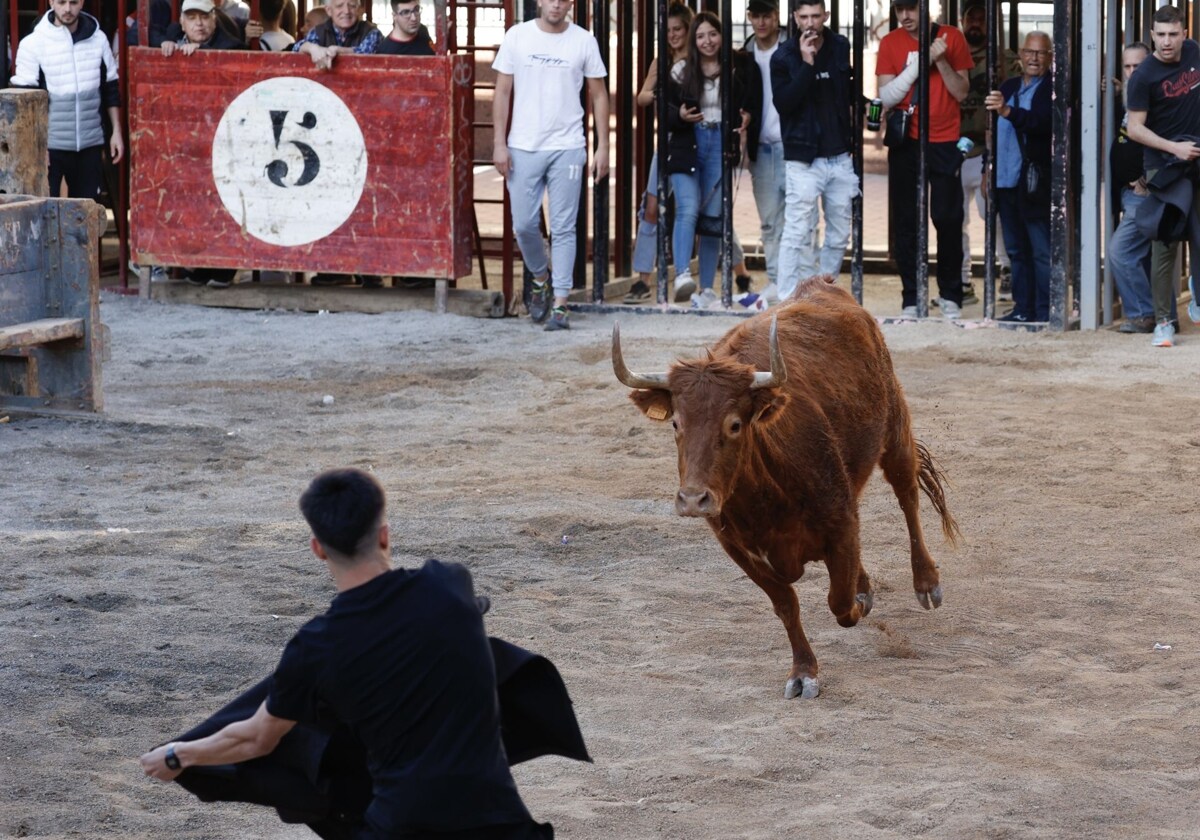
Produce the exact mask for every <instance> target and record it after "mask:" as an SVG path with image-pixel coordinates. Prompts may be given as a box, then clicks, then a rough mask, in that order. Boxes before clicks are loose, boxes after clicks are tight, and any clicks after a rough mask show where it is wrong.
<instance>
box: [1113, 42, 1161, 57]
mask: <svg viewBox="0 0 1200 840" xmlns="http://www.w3.org/2000/svg"><path fill="white" fill-rule="evenodd" d="M1125 50H1141V51H1142V52H1144V53H1145V54H1146V55H1150V53H1152V52H1154V50H1152V49H1150V47H1148V46H1146V44H1145V43H1143V42H1142V41H1130V42H1129V43H1128V44H1126V45H1125V46H1123V47H1121V52H1125Z"/></svg>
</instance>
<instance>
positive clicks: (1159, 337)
mask: <svg viewBox="0 0 1200 840" xmlns="http://www.w3.org/2000/svg"><path fill="white" fill-rule="evenodd" d="M1183 23H1184V16H1183V13H1182V12H1181V11H1179V9H1177V8H1175V7H1174V6H1163V7H1162V8H1160V9H1158V11H1156V12H1155V13H1154V24H1153V29H1152V30H1151V34H1152V36H1153V38H1154V54H1153V55H1151V56H1150V57H1149V58H1147V59H1146V60H1145V61H1143V62H1142V63H1141V64H1140V65H1139V66H1138V68H1137V70H1136V71H1134V73H1133V75H1132V76H1131V77H1130V78H1129V85H1128V91H1127V92H1126V108H1127V111H1126V114H1127V120H1126V130H1127V131H1128V133H1129V137H1130V139H1132V140H1133V141H1134V142H1136V143H1141V144H1142V145H1143V146H1145V147H1146V151H1145V160H1144V165H1145V170H1146V183H1147V185H1148V186H1149V187H1150V192H1151V196H1152V197H1153V198H1154V199H1155V201H1159V200H1160V199H1159V198H1158V195H1157V193H1158V191H1160V190H1163V189H1166V188H1167V187H1169V186H1174V185H1178V184H1179V182H1180V181H1184V180H1186V181H1190V182H1191V183H1190V185H1189V184H1184V186H1185V187H1188V188H1189V191H1190V192H1191V193H1193V201H1192V202H1191V208H1190V210H1189V211H1188V214H1187V218H1186V220H1185V221H1184V223H1183V225H1182V234H1181V236H1180V237H1179V238H1180V239H1182V238H1185V237H1186V238H1187V239H1188V240H1189V246H1190V247H1189V250H1190V252H1191V253H1192V254H1200V214H1198V213H1197V205H1196V202H1195V200H1194V193H1195V191H1196V187H1197V181H1198V176H1197V174H1196V164H1195V161H1196V160H1197V159H1198V158H1200V145H1197V141H1196V138H1200V86H1197V85H1196V79H1195V76H1196V70H1195V68H1196V65H1197V64H1200V45H1197V43H1196V42H1195V41H1193V40H1191V39H1190V38H1187V33H1186V30H1185V29H1184V26H1183ZM1149 205H1150V202H1149V201H1147V202H1145V203H1144V204H1143V207H1148V206H1149ZM1152 261H1153V263H1154V266H1153V270H1152V275H1153V276H1152V277H1151V281H1150V290H1151V295H1152V297H1153V299H1154V319H1155V322H1156V323H1155V326H1154V335H1153V336H1152V337H1151V339H1150V343H1151V345H1152V346H1154V347H1171V346H1173V345H1174V343H1175V325H1174V323H1173V320H1172V317H1171V310H1172V307H1173V306H1174V304H1175V298H1176V289H1175V269H1174V265H1173V261H1172V264H1170V265H1168V261H1167V259H1166V253H1165V249H1164V248H1162V247H1161V245H1159V244H1157V243H1156V245H1155V248H1154V253H1153V255H1152ZM1188 288H1189V290H1190V291H1191V292H1192V301H1191V303H1190V304H1189V305H1188V317H1189V318H1191V320H1192V322H1193V323H1200V305H1197V302H1196V298H1195V288H1194V283H1193V282H1192V280H1190V279H1189V280H1188Z"/></svg>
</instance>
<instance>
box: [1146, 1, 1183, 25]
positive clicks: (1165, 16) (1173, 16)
mask: <svg viewBox="0 0 1200 840" xmlns="http://www.w3.org/2000/svg"><path fill="white" fill-rule="evenodd" d="M1184 21H1185V18H1184V16H1183V12H1182V11H1181V10H1179V9H1177V8H1175V7H1174V6H1163V7H1162V8H1161V9H1159V10H1158V11H1157V12H1155V13H1154V22H1155V23H1178V24H1180V25H1181V26H1183V28H1184V29H1187V24H1186V23H1184Z"/></svg>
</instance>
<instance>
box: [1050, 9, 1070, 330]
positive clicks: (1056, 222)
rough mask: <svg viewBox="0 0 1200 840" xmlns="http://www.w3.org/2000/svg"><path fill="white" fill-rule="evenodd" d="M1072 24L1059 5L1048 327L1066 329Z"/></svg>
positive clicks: (1056, 47) (1052, 155)
mask: <svg viewBox="0 0 1200 840" xmlns="http://www.w3.org/2000/svg"><path fill="white" fill-rule="evenodd" d="M1074 26H1075V21H1074V15H1073V14H1072V9H1071V3H1069V2H1067V3H1058V4H1057V5H1056V8H1055V15H1054V62H1053V64H1052V65H1051V69H1052V72H1053V74H1054V91H1053V94H1052V95H1053V102H1054V130H1053V136H1052V139H1051V151H1050V171H1051V178H1050V327H1051V329H1055V330H1059V331H1062V330H1065V329H1066V327H1067V287H1068V284H1069V283H1070V281H1071V275H1072V268H1073V263H1074V260H1073V259H1072V254H1071V239H1070V237H1071V219H1070V218H1069V217H1068V212H1067V203H1068V202H1069V201H1070V199H1071V196H1070V190H1071V121H1072V119H1073V113H1072V112H1073V111H1074V103H1073V102H1072V101H1071V73H1072V66H1073V64H1074V55H1073V54H1072V51H1071V34H1072V30H1073V29H1074Z"/></svg>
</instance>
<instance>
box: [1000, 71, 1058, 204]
mask: <svg viewBox="0 0 1200 840" xmlns="http://www.w3.org/2000/svg"><path fill="white" fill-rule="evenodd" d="M1021 84H1022V78H1021V77H1020V76H1017V77H1015V78H1012V79H1005V80H1004V82H1002V83H1001V85H1000V93H1002V94H1004V101H1005V102H1007V101H1009V100H1010V99H1012V98H1013V96H1015V95H1016V93H1017V91H1019V90H1020V89H1021ZM1053 88H1054V85H1052V84H1050V78H1049V77H1048V76H1047V77H1046V78H1044V79H1042V82H1041V84H1039V85H1038V87H1037V90H1035V91H1034V92H1033V101H1032V102H1031V103H1030V107H1029V108H1028V109H1025V108H1016V107H1014V108H1012V109H1011V110H1010V111H1009V112H1008V116H1007V117H1004V119H1007V120H1008V121H1009V122H1010V123H1012V126H1013V128H1015V129H1016V130H1017V134H1019V135H1021V141H1022V143H1024V147H1025V148H1024V154H1023V155H1022V157H1023V160H1022V163H1021V178H1020V180H1018V182H1017V190H1018V191H1019V193H1020V196H1021V200H1022V204H1023V209H1024V212H1025V214H1026V215H1027V216H1028V217H1029V218H1035V219H1044V218H1049V216H1050V173H1051V171H1052V170H1051V167H1050V139H1051V134H1052V132H1053V129H1054V109H1053V107H1052V102H1051V98H1050V94H1051V92H1052V90H1053ZM1030 166H1036V167H1037V169H1038V176H1039V177H1038V189H1037V192H1035V193H1033V194H1030V193H1029V192H1028V191H1027V190H1026V188H1025V185H1026V183H1027V178H1026V175H1027V173H1028V171H1029V167H1030Z"/></svg>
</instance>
